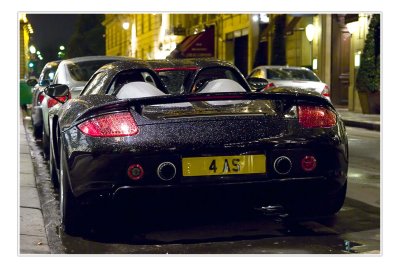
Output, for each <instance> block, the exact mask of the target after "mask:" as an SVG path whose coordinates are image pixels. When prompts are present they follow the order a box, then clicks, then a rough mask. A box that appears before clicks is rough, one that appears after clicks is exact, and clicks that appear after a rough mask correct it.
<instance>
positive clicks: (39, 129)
mask: <svg viewBox="0 0 400 268" xmlns="http://www.w3.org/2000/svg"><path fill="white" fill-rule="evenodd" d="M31 122H32V127H33V136H34V137H35V139H40V138H41V137H42V132H43V127H42V126H41V125H39V126H35V124H34V123H33V115H32V114H31Z"/></svg>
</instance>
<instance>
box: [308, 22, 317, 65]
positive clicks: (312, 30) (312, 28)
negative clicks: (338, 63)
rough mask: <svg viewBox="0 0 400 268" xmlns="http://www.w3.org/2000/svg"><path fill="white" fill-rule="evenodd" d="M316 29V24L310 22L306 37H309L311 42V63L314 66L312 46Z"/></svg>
mask: <svg viewBox="0 0 400 268" xmlns="http://www.w3.org/2000/svg"><path fill="white" fill-rule="evenodd" d="M315 31H316V29H315V26H314V24H311V23H310V24H308V25H307V26H306V37H307V40H308V42H310V59H311V65H312V66H313V65H314V62H313V52H312V49H313V48H312V41H313V39H314V35H315Z"/></svg>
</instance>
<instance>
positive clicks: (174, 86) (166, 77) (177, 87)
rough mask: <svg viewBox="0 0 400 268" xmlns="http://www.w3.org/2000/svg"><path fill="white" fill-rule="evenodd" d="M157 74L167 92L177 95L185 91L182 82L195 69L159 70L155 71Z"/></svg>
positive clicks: (183, 82)
mask: <svg viewBox="0 0 400 268" xmlns="http://www.w3.org/2000/svg"><path fill="white" fill-rule="evenodd" d="M156 72H157V74H158V76H159V77H160V79H161V80H162V81H163V83H164V85H165V87H166V88H167V90H168V93H169V94H173V95H177V94H182V93H184V92H185V88H184V84H185V81H186V80H187V79H189V77H190V76H191V75H192V74H193V73H194V72H195V70H190V69H188V70H185V69H177V70H160V71H157V70H156Z"/></svg>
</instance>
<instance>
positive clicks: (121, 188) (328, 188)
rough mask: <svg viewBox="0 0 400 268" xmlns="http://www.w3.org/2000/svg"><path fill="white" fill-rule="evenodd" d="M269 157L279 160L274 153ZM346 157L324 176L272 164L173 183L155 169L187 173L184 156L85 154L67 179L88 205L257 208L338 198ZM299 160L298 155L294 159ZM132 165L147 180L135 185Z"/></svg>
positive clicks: (182, 178) (344, 177)
mask: <svg viewBox="0 0 400 268" xmlns="http://www.w3.org/2000/svg"><path fill="white" fill-rule="evenodd" d="M269 155H270V156H271V158H274V157H275V156H274V155H275V154H273V153H271V154H269ZM278 155H279V154H278ZM341 155H342V154H335V157H338V158H339V159H336V161H332V159H326V160H325V161H322V160H321V170H322V169H324V172H323V174H315V173H314V174H300V173H298V171H296V170H294V171H293V173H292V174H291V175H290V176H288V175H286V176H280V175H279V174H275V173H274V172H273V171H272V170H271V167H270V165H267V170H269V171H268V172H267V174H251V175H232V176H203V177H183V176H182V173H180V174H177V177H176V178H174V179H172V180H171V181H163V180H161V179H160V178H159V177H157V174H156V173H155V171H154V170H155V169H156V167H157V165H158V164H159V163H162V162H164V161H170V162H173V163H176V165H177V170H178V173H179V172H181V170H182V168H181V166H179V163H180V161H181V160H180V156H179V155H175V154H171V155H164V156H162V157H161V158H160V156H159V155H157V156H156V155H152V156H142V157H140V158H135V157H134V156H132V155H131V154H125V155H124V154H106V155H98V156H96V155H92V154H80V155H78V156H75V157H74V158H73V159H74V161H73V162H72V163H71V165H70V167H69V169H68V177H69V178H70V185H71V189H72V192H73V193H74V195H75V196H76V197H77V198H78V199H79V200H80V201H81V202H83V203H87V204H93V203H97V202H102V201H107V202H108V201H112V202H122V203H125V204H131V205H137V204H146V205H150V204H152V205H153V206H155V207H157V206H162V205H163V204H164V203H165V204H167V203H168V204H171V203H175V204H185V203H186V202H195V203H197V204H199V203H203V204H207V203H208V204H214V203H225V202H226V203H228V204H233V203H235V202H238V203H240V204H245V203H248V204H252V205H254V206H256V205H260V204H263V203H277V202H278V203H286V202H291V201H292V200H296V199H305V198H308V197H310V196H312V197H318V196H326V195H329V194H334V193H335V192H337V191H338V190H339V189H341V188H342V186H343V185H344V184H345V183H346V180H347V164H346V162H345V160H344V159H340V156H341ZM295 157H296V153H293V154H292V158H293V159H295ZM326 161H328V162H331V163H336V165H331V166H330V167H329V168H328V169H326V170H325V166H324V165H323V162H326ZM132 163H140V164H141V165H142V166H143V169H144V170H145V176H144V177H143V178H142V180H139V181H134V180H132V179H130V178H129V177H128V175H127V170H128V167H129V165H131V164H132ZM296 172H297V173H296Z"/></svg>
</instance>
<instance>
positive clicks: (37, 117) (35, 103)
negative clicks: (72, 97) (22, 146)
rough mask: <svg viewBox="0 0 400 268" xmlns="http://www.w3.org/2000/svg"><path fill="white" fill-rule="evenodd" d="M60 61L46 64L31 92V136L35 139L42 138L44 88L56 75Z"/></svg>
mask: <svg viewBox="0 0 400 268" xmlns="http://www.w3.org/2000/svg"><path fill="white" fill-rule="evenodd" d="M59 63H60V61H51V62H48V63H46V65H45V66H44V67H43V69H42V72H41V73H40V76H39V81H38V82H37V84H36V85H35V87H34V88H33V90H32V109H31V121H32V127H33V135H34V136H35V138H41V137H42V131H43V116H42V101H43V99H44V97H45V94H44V92H43V90H44V88H45V87H47V86H48V85H50V84H51V83H52V82H53V78H54V74H55V73H56V70H57V67H58V64H59Z"/></svg>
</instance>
